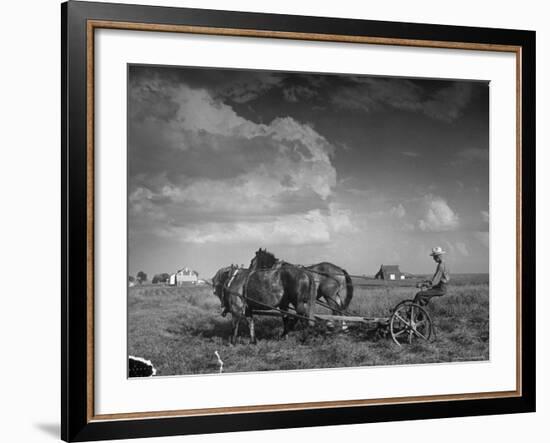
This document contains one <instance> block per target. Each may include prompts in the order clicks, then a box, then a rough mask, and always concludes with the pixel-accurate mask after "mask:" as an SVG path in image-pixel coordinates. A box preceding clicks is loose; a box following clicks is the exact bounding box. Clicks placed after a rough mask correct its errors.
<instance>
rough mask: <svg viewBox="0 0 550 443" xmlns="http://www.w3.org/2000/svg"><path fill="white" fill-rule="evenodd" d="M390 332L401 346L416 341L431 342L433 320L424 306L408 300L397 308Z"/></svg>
mask: <svg viewBox="0 0 550 443" xmlns="http://www.w3.org/2000/svg"><path fill="white" fill-rule="evenodd" d="M390 332H391V336H392V338H393V341H394V342H395V343H397V344H398V345H399V346H401V345H402V344H404V343H409V344H411V343H413V342H414V341H416V340H425V341H429V340H430V338H431V337H432V334H433V325H432V320H431V318H430V316H429V314H428V313H427V312H426V310H425V309H424V308H423V307H422V306H420V305H417V304H416V303H414V302H413V301H412V300H407V301H404V302H401V303H399V304H398V305H397V306H396V307H395V310H394V311H393V314H392V316H391V318H390Z"/></svg>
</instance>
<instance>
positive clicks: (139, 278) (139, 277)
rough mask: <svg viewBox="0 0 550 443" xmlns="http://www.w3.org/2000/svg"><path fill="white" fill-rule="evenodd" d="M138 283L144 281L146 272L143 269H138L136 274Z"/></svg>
mask: <svg viewBox="0 0 550 443" xmlns="http://www.w3.org/2000/svg"><path fill="white" fill-rule="evenodd" d="M136 279H137V281H138V283H139V284H140V285H141V284H142V283H143V282H144V281H146V280H147V274H146V273H145V272H143V271H139V272H138V273H137V275H136Z"/></svg>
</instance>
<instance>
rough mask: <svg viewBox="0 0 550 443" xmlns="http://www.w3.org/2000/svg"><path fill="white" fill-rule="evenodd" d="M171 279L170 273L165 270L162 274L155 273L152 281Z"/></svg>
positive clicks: (158, 281)
mask: <svg viewBox="0 0 550 443" xmlns="http://www.w3.org/2000/svg"><path fill="white" fill-rule="evenodd" d="M169 281H170V274H167V273H166V272H163V273H162V274H155V276H154V277H153V280H151V282H152V283H168V282H169Z"/></svg>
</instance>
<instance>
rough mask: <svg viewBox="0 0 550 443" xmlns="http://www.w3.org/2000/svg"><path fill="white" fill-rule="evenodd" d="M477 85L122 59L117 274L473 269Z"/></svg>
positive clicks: (485, 124) (484, 114) (484, 232)
mask: <svg viewBox="0 0 550 443" xmlns="http://www.w3.org/2000/svg"><path fill="white" fill-rule="evenodd" d="M488 231H489V85H488V83H487V82H479V81H462V80H460V81H451V80H434V79H419V78H389V77H373V76H364V75H361V76H359V75H352V74H334V75H333V74H315V73H292V72H273V71H255V70H232V69H219V68H196V67H159V66H147V65H145V66H144V65H130V66H129V68H128V271H129V273H130V275H135V274H136V273H137V272H138V271H140V270H143V271H145V272H146V273H147V274H148V275H149V276H151V277H152V276H153V275H154V274H157V273H161V272H168V273H171V272H174V271H176V270H177V269H181V268H183V267H190V268H193V269H195V270H196V271H198V272H199V275H200V277H202V278H210V277H212V275H213V274H214V273H215V271H216V270H217V269H219V268H220V267H222V266H227V265H229V264H231V263H235V264H244V265H246V266H248V264H249V262H250V260H251V258H252V257H253V255H254V252H255V251H256V250H257V249H258V248H259V247H262V248H267V249H268V250H269V251H271V252H273V253H274V254H275V255H276V256H277V257H278V258H280V259H284V260H286V261H289V262H292V263H300V264H313V263H318V262H321V261H330V262H332V263H334V264H337V265H339V266H342V267H343V268H345V269H346V270H347V271H348V272H350V273H351V274H359V275H363V274H365V275H373V274H375V273H376V271H377V270H378V268H379V266H380V264H398V265H399V266H400V268H401V270H402V271H405V272H412V273H423V274H424V273H430V272H432V271H433V270H434V263H433V261H432V260H431V258H430V257H429V255H428V254H429V252H430V250H431V248H432V247H434V246H441V247H442V248H443V249H444V250H445V251H446V252H447V254H446V260H447V263H448V265H449V267H450V269H451V272H456V273H469V272H482V273H485V272H488V269H489V233H488Z"/></svg>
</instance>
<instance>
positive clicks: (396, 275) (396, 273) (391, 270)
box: [374, 265, 405, 280]
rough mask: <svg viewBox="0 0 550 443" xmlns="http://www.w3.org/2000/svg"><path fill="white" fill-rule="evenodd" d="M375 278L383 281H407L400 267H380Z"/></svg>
mask: <svg viewBox="0 0 550 443" xmlns="http://www.w3.org/2000/svg"><path fill="white" fill-rule="evenodd" d="M374 278H377V279H381V280H405V273H403V272H401V271H400V270H399V265H380V269H379V271H378V272H377V273H376V275H375V276H374Z"/></svg>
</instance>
